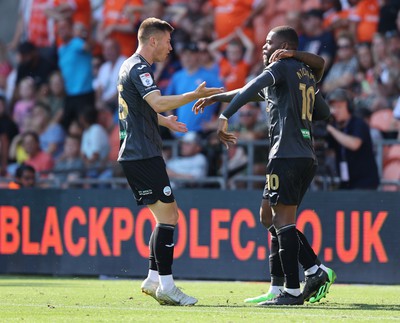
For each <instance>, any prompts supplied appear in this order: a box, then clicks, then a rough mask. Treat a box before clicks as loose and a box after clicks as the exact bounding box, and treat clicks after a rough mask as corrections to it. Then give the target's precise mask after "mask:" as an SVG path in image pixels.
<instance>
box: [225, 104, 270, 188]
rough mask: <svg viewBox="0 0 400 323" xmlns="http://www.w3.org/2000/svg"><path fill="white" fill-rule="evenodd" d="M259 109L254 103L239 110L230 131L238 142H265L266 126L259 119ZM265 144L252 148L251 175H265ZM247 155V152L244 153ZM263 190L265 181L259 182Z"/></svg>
mask: <svg viewBox="0 0 400 323" xmlns="http://www.w3.org/2000/svg"><path fill="white" fill-rule="evenodd" d="M260 113H261V111H260V107H259V105H258V104H257V103H255V102H248V103H246V104H245V105H243V106H242V107H241V108H240V111H239V122H238V123H237V124H235V125H233V126H232V127H231V131H232V132H233V133H235V136H236V137H237V138H238V140H243V141H253V140H266V139H267V134H268V125H267V123H266V122H265V121H262V120H261V119H260ZM266 146H267V142H266V141H265V145H263V146H254V154H253V156H252V157H253V158H254V159H253V160H252V162H253V164H252V167H253V174H251V175H265V167H266V164H267V157H268V156H267V154H266V152H265V150H266V148H265V147H266ZM246 154H247V155H248V151H246ZM260 184H261V186H258V188H263V187H264V184H265V181H264V180H262V181H261V183H260Z"/></svg>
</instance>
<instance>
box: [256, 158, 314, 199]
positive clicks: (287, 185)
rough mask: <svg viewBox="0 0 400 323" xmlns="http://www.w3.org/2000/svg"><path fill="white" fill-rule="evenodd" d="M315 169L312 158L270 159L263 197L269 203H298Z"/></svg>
mask: <svg viewBox="0 0 400 323" xmlns="http://www.w3.org/2000/svg"><path fill="white" fill-rule="evenodd" d="M316 170H317V165H316V163H315V161H314V159H312V158H274V159H270V160H269V161H268V164H267V175H266V177H267V178H266V183H265V187H264V192H263V198H264V199H268V200H269V203H270V205H276V204H278V203H282V204H285V205H300V203H301V201H302V199H303V197H304V194H305V193H306V192H307V189H308V187H309V186H310V183H311V181H312V180H313V178H314V175H315V172H316Z"/></svg>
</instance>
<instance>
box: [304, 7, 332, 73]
mask: <svg viewBox="0 0 400 323" xmlns="http://www.w3.org/2000/svg"><path fill="white" fill-rule="evenodd" d="M301 26H302V29H303V33H302V34H301V35H300V36H299V50H301V51H306V52H310V53H314V54H317V55H320V56H322V57H323V58H324V60H325V69H326V70H328V69H329V67H330V66H331V64H332V61H333V58H334V56H335V47H336V44H335V38H334V35H333V33H332V32H331V31H328V30H325V28H324V26H323V11H322V10H319V9H310V10H309V11H307V12H305V13H304V14H303V15H302V18H301Z"/></svg>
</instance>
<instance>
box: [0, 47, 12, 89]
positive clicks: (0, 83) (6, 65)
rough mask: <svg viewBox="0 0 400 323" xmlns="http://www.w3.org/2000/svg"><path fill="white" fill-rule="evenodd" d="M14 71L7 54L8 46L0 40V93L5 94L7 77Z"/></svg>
mask: <svg viewBox="0 0 400 323" xmlns="http://www.w3.org/2000/svg"><path fill="white" fill-rule="evenodd" d="M11 71H12V66H11V62H10V60H9V57H8V55H7V48H6V46H5V44H4V43H3V42H2V41H1V40H0V94H2V93H3V94H4V91H5V90H6V87H7V77H8V75H10V73H11Z"/></svg>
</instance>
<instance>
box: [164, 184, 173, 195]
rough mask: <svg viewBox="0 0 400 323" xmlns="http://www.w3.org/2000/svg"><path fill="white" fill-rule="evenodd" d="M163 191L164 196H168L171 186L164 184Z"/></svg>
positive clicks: (170, 192)
mask: <svg viewBox="0 0 400 323" xmlns="http://www.w3.org/2000/svg"><path fill="white" fill-rule="evenodd" d="M163 193H164V195H165V196H170V195H171V194H172V190H171V187H169V186H165V187H164V189H163Z"/></svg>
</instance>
